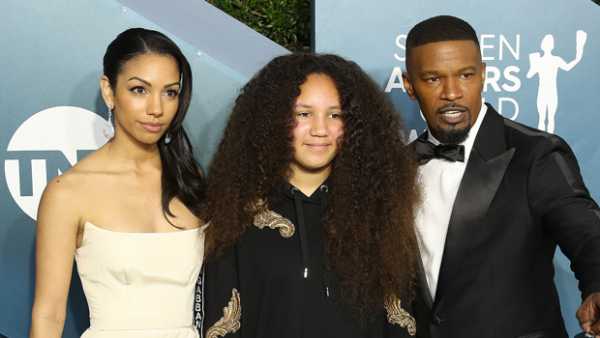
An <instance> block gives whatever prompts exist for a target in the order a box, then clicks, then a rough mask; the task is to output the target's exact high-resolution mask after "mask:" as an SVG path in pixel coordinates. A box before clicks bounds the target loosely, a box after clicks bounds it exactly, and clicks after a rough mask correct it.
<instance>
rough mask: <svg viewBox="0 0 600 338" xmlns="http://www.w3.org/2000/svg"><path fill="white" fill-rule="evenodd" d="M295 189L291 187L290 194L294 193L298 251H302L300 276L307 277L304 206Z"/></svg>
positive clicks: (306, 236) (306, 239) (307, 257)
mask: <svg viewBox="0 0 600 338" xmlns="http://www.w3.org/2000/svg"><path fill="white" fill-rule="evenodd" d="M296 191H297V189H296V188H292V195H294V206H295V208H296V217H297V218H298V233H299V234H300V251H302V266H303V267H304V270H303V271H302V276H303V277H304V278H308V262H309V259H310V253H309V251H308V250H309V249H308V235H307V230H306V224H305V223H304V208H303V207H302V199H301V198H300V196H298V194H297V193H296Z"/></svg>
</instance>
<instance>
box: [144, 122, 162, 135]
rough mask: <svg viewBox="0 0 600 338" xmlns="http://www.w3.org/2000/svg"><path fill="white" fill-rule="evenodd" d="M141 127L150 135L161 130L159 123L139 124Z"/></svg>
mask: <svg viewBox="0 0 600 338" xmlns="http://www.w3.org/2000/svg"><path fill="white" fill-rule="evenodd" d="M141 125H142V127H143V128H144V129H145V130H146V131H148V132H150V133H158V132H160V131H161V129H162V124H160V123H141Z"/></svg>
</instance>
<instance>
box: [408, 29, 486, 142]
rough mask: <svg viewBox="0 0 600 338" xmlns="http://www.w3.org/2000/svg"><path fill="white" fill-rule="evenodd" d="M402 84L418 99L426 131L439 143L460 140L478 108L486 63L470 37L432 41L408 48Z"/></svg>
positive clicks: (472, 122) (476, 113)
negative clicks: (405, 70) (426, 126)
mask: <svg viewBox="0 0 600 338" xmlns="http://www.w3.org/2000/svg"><path fill="white" fill-rule="evenodd" d="M406 63H407V73H405V74H404V76H403V80H404V87H405V88H406V92H407V93H408V95H409V96H410V97H411V98H413V99H416V100H417V101H418V102H419V105H420V107H421V111H422V112H423V115H425V119H426V120H427V125H428V127H429V130H430V131H431V133H432V134H433V136H435V138H436V139H438V140H439V141H440V142H442V143H454V144H455V143H460V142H462V141H463V140H464V139H465V138H466V137H467V135H468V132H469V129H470V128H471V126H472V125H473V124H474V123H475V120H477V115H478V114H479V110H480V109H481V92H482V90H483V83H484V80H485V64H484V63H483V62H482V61H481V55H480V52H479V48H477V45H476V44H475V42H473V41H470V40H452V41H442V42H432V43H428V44H424V45H422V46H419V47H415V48H413V49H411V51H410V53H409V55H408V56H407V60H406Z"/></svg>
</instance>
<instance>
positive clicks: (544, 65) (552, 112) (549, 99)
mask: <svg viewBox="0 0 600 338" xmlns="http://www.w3.org/2000/svg"><path fill="white" fill-rule="evenodd" d="M563 39H564V37H563ZM586 40H587V33H586V32H584V31H582V30H578V31H577V32H576V33H575V57H574V59H573V60H571V61H569V62H567V61H565V59H564V58H563V57H561V56H557V55H555V54H553V50H554V41H555V38H554V35H552V34H547V35H546V36H544V37H543V38H542V40H541V42H540V43H539V44H534V43H532V44H531V45H529V44H528V45H527V47H528V49H530V50H535V51H536V52H533V53H530V54H529V58H528V65H527V66H526V67H527V69H528V71H527V73H526V74H525V76H526V77H527V78H528V79H532V78H534V77H537V80H538V86H537V101H536V106H537V113H538V124H537V128H538V129H540V130H544V131H547V132H549V133H554V131H555V127H556V114H557V111H558V106H559V105H558V100H559V90H558V88H559V86H558V75H559V73H560V71H563V72H568V71H570V70H571V69H573V68H574V67H575V66H576V65H577V64H578V63H579V62H580V61H581V58H582V57H583V51H584V47H585V43H586ZM405 42H406V34H400V35H398V36H397V37H396V41H395V45H396V47H397V48H398V49H399V51H398V52H396V53H394V59H395V60H396V61H398V62H401V63H402V64H404V62H405V51H406V45H405ZM479 42H480V48H481V55H482V59H483V61H484V62H486V79H485V84H484V92H490V91H492V92H493V93H494V94H495V96H496V98H497V101H496V102H492V103H493V104H494V105H495V107H496V108H497V109H498V112H499V113H500V114H502V115H504V116H507V117H509V118H510V119H512V120H516V119H517V117H518V116H519V113H520V106H519V102H518V100H517V99H516V97H515V93H517V92H519V91H520V90H521V87H522V81H521V79H522V76H523V72H522V69H521V67H522V66H523V62H522V61H521V58H522V42H521V35H520V34H515V35H514V36H511V37H509V36H505V35H503V34H498V35H496V34H482V35H481V36H480V38H479ZM561 43H563V44H565V43H567V42H566V41H562V42H561ZM538 50H539V51H538ZM500 65H502V66H500ZM402 67H403V66H396V67H394V68H393V69H392V72H391V73H390V76H389V78H388V81H387V85H386V87H385V92H386V93H390V92H392V91H393V90H402V91H403V92H406V91H405V89H404V85H403V83H402ZM414 137H416V131H415V130H413V131H411V137H410V139H411V140H412V139H413V138H414Z"/></svg>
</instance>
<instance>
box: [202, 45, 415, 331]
mask: <svg viewBox="0 0 600 338" xmlns="http://www.w3.org/2000/svg"><path fill="white" fill-rule="evenodd" d="M310 74H325V75H328V76H329V77H331V79H333V81H334V83H335V85H336V88H337V90H338V92H339V95H340V103H341V106H342V118H343V122H344V133H343V136H342V140H340V145H341V146H340V150H339V153H338V154H337V156H336V158H335V159H334V163H333V167H332V172H331V175H330V181H329V182H330V187H331V190H330V197H329V202H328V203H329V206H328V210H327V214H326V216H325V221H324V225H323V226H324V232H325V238H326V240H325V243H326V244H325V245H326V252H327V256H328V260H329V262H330V264H331V268H332V269H333V271H334V272H335V273H336V275H337V276H338V278H339V280H340V286H341V289H340V291H341V294H340V297H339V299H341V300H343V301H347V302H348V303H349V304H350V306H351V307H352V308H353V310H355V311H354V312H355V313H357V314H358V317H359V318H360V319H361V321H362V322H364V321H367V318H369V314H370V313H372V311H374V310H377V309H381V308H382V306H383V301H384V298H385V297H388V296H398V297H402V299H403V301H407V299H410V298H411V297H412V296H413V294H412V290H413V284H414V276H415V271H416V268H415V267H416V262H417V261H416V260H417V259H418V256H417V254H418V250H417V244H416V236H415V232H414V220H413V219H414V207H415V204H416V203H417V201H418V191H417V188H416V184H415V177H416V164H415V163H414V161H413V157H412V156H411V153H410V151H409V149H408V148H407V147H406V146H405V144H404V143H403V139H402V136H401V132H402V124H401V121H400V118H399V115H398V114H396V113H395V111H394V109H393V107H392V105H391V103H390V102H389V100H388V99H387V98H386V96H385V95H384V94H383V93H382V91H381V90H380V89H379V88H378V86H377V85H376V84H375V83H374V82H373V81H372V80H371V79H370V78H369V76H367V75H366V74H365V73H364V72H363V71H362V70H361V69H360V67H359V66H358V65H357V64H355V63H354V62H351V61H347V60H345V59H343V58H341V57H339V56H335V55H314V54H292V55H286V56H281V57H277V58H275V59H274V60H272V61H271V62H270V63H269V64H268V65H266V66H265V67H264V68H263V69H262V70H261V71H260V72H259V73H258V74H256V75H255V76H254V78H252V79H251V80H250V81H249V82H248V83H247V84H246V85H245V86H244V88H243V89H242V92H241V94H240V96H239V97H238V98H237V100H236V102H235V106H234V108H233V112H232V115H231V117H230V119H229V122H228V125H227V127H226V129H225V133H224V137H223V139H222V141H221V143H220V145H219V148H218V151H217V153H216V155H215V158H214V159H213V162H212V164H211V166H210V170H209V178H208V188H207V204H208V212H209V215H208V219H210V221H211V226H210V227H209V228H208V230H207V254H208V258H209V259H211V258H212V257H214V256H216V255H219V254H220V253H221V252H223V250H225V249H226V248H228V247H230V246H232V245H234V244H235V243H236V241H238V239H239V238H240V236H242V234H243V233H244V231H245V230H246V229H247V228H248V227H249V226H251V224H252V219H253V217H254V215H255V213H256V212H258V211H262V210H257V208H256V207H252V206H256V201H257V200H263V201H266V202H267V205H268V204H269V200H268V196H269V193H270V192H271V191H272V189H274V188H275V186H276V185H277V184H278V183H279V182H281V180H282V179H286V178H287V177H289V166H290V161H291V160H292V157H293V148H292V133H291V129H292V128H293V126H294V120H293V115H292V112H293V105H294V104H295V101H296V98H297V97H298V95H299V94H300V86H301V85H302V84H303V83H304V82H305V81H306V78H307V76H308V75H310Z"/></svg>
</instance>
